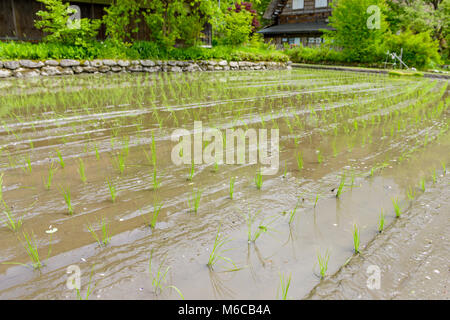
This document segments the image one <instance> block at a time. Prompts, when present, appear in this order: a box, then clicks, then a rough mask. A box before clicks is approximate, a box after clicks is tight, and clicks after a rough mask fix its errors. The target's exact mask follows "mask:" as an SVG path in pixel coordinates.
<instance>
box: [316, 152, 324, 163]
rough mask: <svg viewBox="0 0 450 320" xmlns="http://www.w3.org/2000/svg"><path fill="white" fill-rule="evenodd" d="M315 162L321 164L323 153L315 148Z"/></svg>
mask: <svg viewBox="0 0 450 320" xmlns="http://www.w3.org/2000/svg"><path fill="white" fill-rule="evenodd" d="M317 162H318V163H319V164H321V163H322V162H323V155H322V152H321V151H320V150H317Z"/></svg>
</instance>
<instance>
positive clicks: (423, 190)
mask: <svg viewBox="0 0 450 320" xmlns="http://www.w3.org/2000/svg"><path fill="white" fill-rule="evenodd" d="M420 190H422V192H425V178H422V179H420Z"/></svg>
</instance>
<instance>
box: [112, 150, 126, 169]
mask: <svg viewBox="0 0 450 320" xmlns="http://www.w3.org/2000/svg"><path fill="white" fill-rule="evenodd" d="M125 161H126V156H125V154H123V153H121V152H120V153H118V154H117V155H116V158H115V162H116V165H117V168H118V169H119V172H120V174H123V172H124V171H125Z"/></svg>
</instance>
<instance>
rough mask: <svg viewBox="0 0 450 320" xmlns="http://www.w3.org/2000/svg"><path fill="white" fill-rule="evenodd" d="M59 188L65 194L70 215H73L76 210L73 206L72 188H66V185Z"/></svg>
mask: <svg viewBox="0 0 450 320" xmlns="http://www.w3.org/2000/svg"><path fill="white" fill-rule="evenodd" d="M59 190H60V192H61V194H62V195H63V196H64V201H65V203H66V205H67V209H68V211H69V215H73V212H74V210H73V206H72V199H71V198H72V197H71V194H70V188H69V187H67V189H65V188H64V187H61V186H60V187H59Z"/></svg>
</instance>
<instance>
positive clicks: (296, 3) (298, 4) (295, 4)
mask: <svg viewBox="0 0 450 320" xmlns="http://www.w3.org/2000/svg"><path fill="white" fill-rule="evenodd" d="M304 2H305V1H304V0H293V1H292V9H293V10H296V9H303V5H304Z"/></svg>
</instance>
